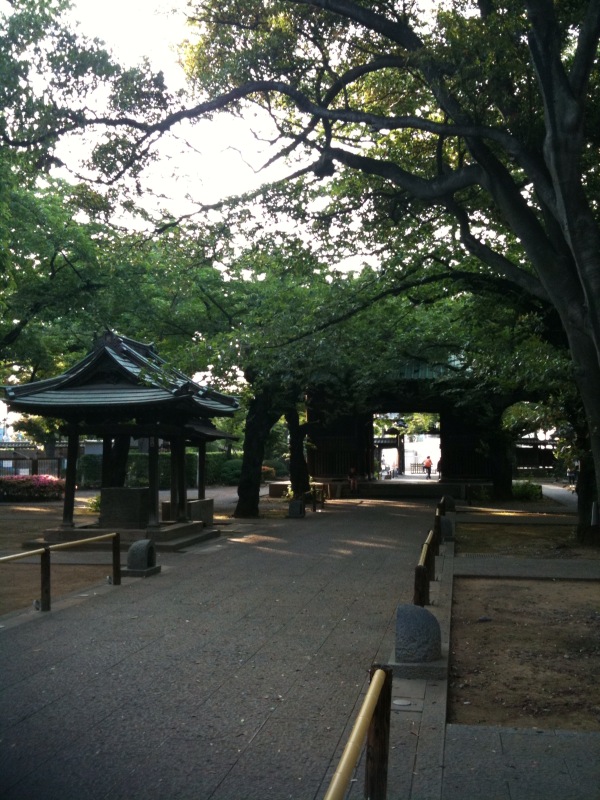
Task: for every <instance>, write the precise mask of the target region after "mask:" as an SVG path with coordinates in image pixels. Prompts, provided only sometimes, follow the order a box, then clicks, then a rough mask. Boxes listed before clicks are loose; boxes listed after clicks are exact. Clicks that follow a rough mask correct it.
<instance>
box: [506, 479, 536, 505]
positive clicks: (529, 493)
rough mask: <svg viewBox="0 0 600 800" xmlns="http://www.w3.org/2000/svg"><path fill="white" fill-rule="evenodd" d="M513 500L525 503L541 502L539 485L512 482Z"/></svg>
mask: <svg viewBox="0 0 600 800" xmlns="http://www.w3.org/2000/svg"><path fill="white" fill-rule="evenodd" d="M513 498H514V499H515V500H523V501H526V502H529V501H531V502H541V501H542V500H543V495H542V487H541V486H540V485H539V483H531V481H513Z"/></svg>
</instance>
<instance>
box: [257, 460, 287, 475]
mask: <svg viewBox="0 0 600 800" xmlns="http://www.w3.org/2000/svg"><path fill="white" fill-rule="evenodd" d="M263 464H264V466H266V467H272V468H273V469H274V470H275V477H276V478H286V477H287V476H288V475H289V474H290V471H289V469H288V465H287V464H286V463H285V461H284V460H283V459H281V458H270V459H265V460H264V461H263ZM267 480H270V479H269V478H267Z"/></svg>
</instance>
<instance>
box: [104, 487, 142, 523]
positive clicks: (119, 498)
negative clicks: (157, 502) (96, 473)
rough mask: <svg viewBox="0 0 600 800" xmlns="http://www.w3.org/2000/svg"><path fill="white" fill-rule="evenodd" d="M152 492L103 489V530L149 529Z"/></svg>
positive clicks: (113, 488)
mask: <svg viewBox="0 0 600 800" xmlns="http://www.w3.org/2000/svg"><path fill="white" fill-rule="evenodd" d="M149 514H150V490H149V489H148V488H140V489H127V488H117V487H103V488H102V489H101V490H100V521H99V525H100V527H101V528H147V527H148V520H149Z"/></svg>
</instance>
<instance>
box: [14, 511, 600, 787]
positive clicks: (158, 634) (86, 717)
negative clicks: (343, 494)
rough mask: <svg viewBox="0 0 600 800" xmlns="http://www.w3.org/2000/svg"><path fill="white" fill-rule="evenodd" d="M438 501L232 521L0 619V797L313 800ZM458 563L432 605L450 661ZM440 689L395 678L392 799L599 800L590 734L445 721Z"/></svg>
mask: <svg viewBox="0 0 600 800" xmlns="http://www.w3.org/2000/svg"><path fill="white" fill-rule="evenodd" d="M434 508H435V502H434V501H431V502H429V501H403V502H390V501H379V502H377V501H366V502H363V501H360V500H358V501H336V502H332V503H329V504H327V506H326V507H325V510H324V511H323V512H322V513H315V514H312V513H311V512H308V514H307V516H306V518H305V519H290V520H288V519H266V520H257V521H253V522H240V521H233V522H232V524H231V525H227V526H224V527H223V534H222V536H221V537H220V538H219V539H216V540H212V541H210V542H207V543H205V544H202V545H197V546H195V547H193V548H190V549H189V550H187V551H186V552H181V553H158V556H157V557H158V561H159V563H160V564H161V566H162V571H161V573H160V574H159V575H156V576H154V577H151V578H147V579H136V578H126V579H124V582H123V585H122V586H120V587H117V586H115V587H113V586H108V585H104V586H98V587H93V588H92V589H90V590H89V591H87V592H85V593H81V595H78V594H75V595H73V596H70V597H68V598H64V599H62V600H53V610H52V611H51V612H49V613H47V614H42V613H40V612H34V611H31V610H27V611H24V612H23V613H18V614H10V615H6V616H4V617H2V618H0V680H1V691H0V798H3V799H4V798H6V800H13V798H14V799H15V800H16V799H17V798H18V800H54V799H55V798H56V800H58V799H59V798H61V800H80V799H81V798H84V799H85V800H96V798H99V799H100V798H115V799H116V800H118V799H119V798H128V799H131V800H134V799H136V798H144V799H145V800H146V799H147V800H159V799H160V800H186V799H187V798H194V799H195V800H209V798H210V800H251V799H252V798H261V800H284V798H295V799H297V800H309V798H311V799H312V798H321V797H323V795H324V793H325V791H326V788H327V786H328V784H329V781H330V779H331V776H332V775H333V772H334V770H335V767H336V765H337V762H338V760H339V757H340V755H341V752H342V750H343V747H344V745H345V742H346V741H347V737H348V734H349V732H350V729H351V726H352V724H353V722H354V719H355V717H356V714H357V712H358V709H359V708H360V704H361V702H362V698H363V696H364V693H365V691H366V688H367V672H368V669H369V667H370V666H371V664H372V663H389V662H390V661H393V651H394V640H395V631H394V628H395V611H396V606H397V605H398V603H405V602H410V601H411V599H412V585H413V573H414V565H415V564H416V562H417V560H418V557H419V553H420V549H421V545H422V542H423V539H424V536H425V534H426V532H427V530H428V529H429V528H430V527H431V525H432V520H433V514H434ZM449 551H451V548H449ZM465 560H467V559H465ZM456 561H458V559H453V558H452V557H451V553H450V552H449V554H448V555H447V556H444V557H443V558H442V559H440V564H439V572H440V578H439V590H438V591H437V592H436V593H435V594H434V596H433V605H432V607H431V608H432V610H433V611H434V613H436V615H438V616H439V618H440V623H441V625H442V628H443V639H445V648H446V653H447V637H448V629H449V614H450V608H449V604H450V598H451V581H452V577H453V574H454V568H455V566H454V565H455V562H456ZM468 561H469V562H470V563H472V564H473V565H475V566H476V564H477V561H479V559H468ZM560 563H563V562H560ZM598 567H599V568H600V562H598ZM595 579H596V580H599V579H600V574H598V575H597V576H596V578H595ZM436 583H437V582H436ZM82 595H84V596H82ZM436 604H437V605H436ZM446 691H447V686H446V682H445V680H439V679H438V680H433V679H429V678H426V677H422V678H417V679H414V678H403V677H401V676H397V677H395V678H394V687H393V699H392V710H393V711H392V731H391V753H390V773H389V791H388V797H389V798H390V800H391V799H392V798H394V799H397V800H404V799H406V800H409V798H410V800H428V798H435V799H436V800H458V798H459V797H460V798H461V800H471V799H472V800H479V798H485V800H496V798H498V800H500V798H502V800H504V798H506V800H535V798H538V797H539V798H541V797H544V798H546V800H555V799H556V800H566V799H567V798H573V799H575V798H577V800H598V799H599V798H600V791H599V789H598V787H599V786H600V770H599V764H600V733H598V734H574V733H564V732H563V733H561V732H544V733H538V732H535V731H526V730H514V731H513V730H511V729H500V728H489V727H484V726H457V725H446V724H445V714H446ZM361 781H362V763H361V765H360V766H359V769H358V771H357V774H356V777H355V780H354V781H353V783H352V785H351V789H350V792H349V795H348V797H350V798H351V799H352V800H356V799H357V798H360V797H362V783H361Z"/></svg>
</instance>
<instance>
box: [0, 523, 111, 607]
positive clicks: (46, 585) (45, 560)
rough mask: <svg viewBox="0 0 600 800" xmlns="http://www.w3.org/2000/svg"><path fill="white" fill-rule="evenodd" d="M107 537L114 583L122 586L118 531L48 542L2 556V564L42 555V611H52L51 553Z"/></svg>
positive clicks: (0, 561)
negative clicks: (71, 539)
mask: <svg viewBox="0 0 600 800" xmlns="http://www.w3.org/2000/svg"><path fill="white" fill-rule="evenodd" d="M106 539H112V568H113V574H112V583H113V586H120V584H121V536H120V534H119V533H118V532H116V533H103V534H102V535H101V536H90V537H89V538H87V539H77V540H76V541H73V542H59V543H58V544H46V545H44V546H43V547H39V548H37V549H36V550H28V551H27V552H24V553H13V554H12V555H10V556H2V557H1V558H0V564H5V563H8V562H10V561H17V560H18V559H21V558H30V557H31V556H40V571H41V576H40V611H50V604H51V603H50V553H51V552H52V551H53V550H67V549H68V548H70V547H76V546H78V545H82V544H90V543H91V542H100V541H103V540H106Z"/></svg>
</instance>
